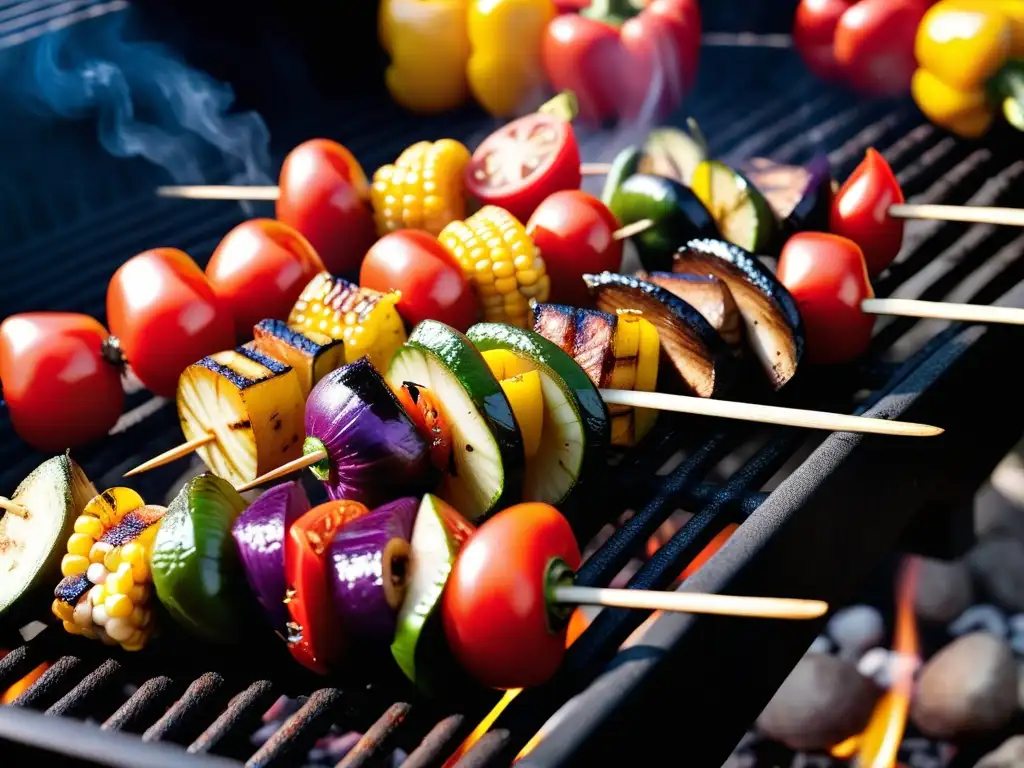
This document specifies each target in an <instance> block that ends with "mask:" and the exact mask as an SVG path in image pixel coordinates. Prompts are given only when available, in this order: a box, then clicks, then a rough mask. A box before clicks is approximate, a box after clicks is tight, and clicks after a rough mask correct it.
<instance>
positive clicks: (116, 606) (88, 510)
mask: <svg viewBox="0 0 1024 768" xmlns="http://www.w3.org/2000/svg"><path fill="white" fill-rule="evenodd" d="M166 512H167V510H166V509H165V508H164V507H157V506H147V505H145V503H144V502H143V500H142V497H141V496H139V495H138V494H137V493H136V492H135V491H133V490H131V489H130V488H120V487H119V488H111V489H109V490H107V491H104V492H103V493H101V494H100V495H98V496H96V497H95V498H94V499H92V501H90V502H89V503H88V504H86V505H85V509H83V510H82V514H81V515H79V517H78V519H77V520H76V521H75V529H74V530H75V532H74V533H73V534H72V535H71V537H70V538H69V539H68V544H67V554H66V555H65V556H64V559H63V561H62V562H61V572H62V573H63V575H64V579H63V580H62V581H61V582H60V584H58V585H57V588H56V589H55V590H54V593H53V595H54V600H53V605H52V606H51V610H52V611H53V614H54V616H56V617H57V618H58V619H60V621H61V622H62V623H63V625H64V629H65V630H67V631H68V632H70V633H71V634H73V635H84V636H85V637H89V638H91V639H93V640H97V639H98V640H101V641H103V642H104V643H106V644H107V645H120V646H121V647H122V648H124V649H125V650H126V651H137V650H140V649H142V648H143V647H144V646H145V645H146V642H147V641H148V640H149V637H150V635H151V633H152V632H153V608H152V605H151V599H152V591H153V590H152V578H151V575H150V569H149V558H150V553H151V552H152V549H153V541H154V539H155V538H156V533H157V531H158V530H159V528H160V521H161V520H162V519H163V516H164V514H165V513H166Z"/></svg>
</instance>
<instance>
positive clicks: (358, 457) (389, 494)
mask: <svg viewBox="0 0 1024 768" xmlns="http://www.w3.org/2000/svg"><path fill="white" fill-rule="evenodd" d="M306 435H307V437H306V442H305V444H304V445H303V452H304V453H305V454H307V455H308V454H310V453H313V452H315V451H318V450H322V451H325V452H326V453H327V459H326V460H325V461H322V462H320V463H318V464H314V465H313V466H312V467H311V468H310V469H311V470H312V471H313V474H314V475H316V477H317V478H319V479H320V480H322V481H323V482H324V486H325V487H326V488H327V495H328V496H329V497H330V498H331V499H336V500H337V499H344V500H347V501H358V502H361V503H362V504H365V505H366V506H368V507H371V508H372V507H375V506H377V505H379V504H382V503H384V502H385V501H387V500H389V499H393V498H395V497H396V496H418V495H420V494H423V493H426V492H428V491H431V490H433V489H434V488H435V487H436V485H437V482H438V472H437V470H436V469H435V468H434V466H433V464H432V463H431V461H430V446H429V445H428V444H427V441H426V440H425V439H424V438H423V436H422V435H421V434H420V432H419V430H418V429H417V428H416V425H415V424H413V422H412V419H410V418H409V415H408V414H407V413H406V412H405V409H404V408H403V407H402V405H401V403H399V402H398V398H397V397H395V394H394V393H393V392H392V391H391V388H390V387H389V386H388V385H387V382H385V381H384V378H383V377H382V376H381V375H380V374H379V373H378V372H377V370H376V369H375V368H374V367H373V366H372V365H371V364H370V361H369V360H367V359H366V358H365V357H363V358H360V359H359V360H356V361H355V362H354V363H349V364H348V365H346V366H344V367H342V368H338V369H337V370H335V371H332V372H331V373H329V374H327V376H325V377H324V378H323V379H321V380H320V383H318V384H317V385H316V386H315V387H313V391H312V392H310V393H309V398H308V399H307V400H306Z"/></svg>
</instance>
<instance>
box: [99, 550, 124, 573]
mask: <svg viewBox="0 0 1024 768" xmlns="http://www.w3.org/2000/svg"><path fill="white" fill-rule="evenodd" d="M103 565H104V567H106V569H107V570H108V571H110V572H111V573H113V572H114V571H116V570H117V569H118V568H119V567H120V565H121V553H120V552H119V551H118V550H117V549H111V550H110V551H109V552H107V554H106V555H105V556H104V558H103Z"/></svg>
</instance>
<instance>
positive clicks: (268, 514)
mask: <svg viewBox="0 0 1024 768" xmlns="http://www.w3.org/2000/svg"><path fill="white" fill-rule="evenodd" d="M309 509H310V503H309V499H308V498H307V497H306V492H305V491H304V490H303V489H302V485H301V483H299V482H298V481H291V482H287V483H282V484H281V485H276V486H274V487H273V488H271V489H270V490H268V491H265V492H264V493H262V494H261V495H260V496H259V498H257V499H256V501H254V502H253V503H252V504H250V505H249V506H248V508H246V510H245V511H244V512H242V514H241V515H239V516H238V518H237V519H236V520H235V524H234V525H233V526H232V528H231V535H232V536H234V538H235V543H236V544H237V545H238V554H239V557H240V559H241V561H242V569H243V570H244V571H245V578H246V580H247V581H248V582H249V586H250V587H251V588H252V591H253V594H255V595H256V599H257V600H258V601H259V603H260V605H262V606H263V609H264V611H266V615H267V619H268V620H269V621H270V624H271V626H272V627H273V628H274V629H275V630H276V631H278V632H280V633H281V634H284V633H285V632H286V628H285V625H286V624H287V623H288V622H289V621H290V618H289V615H288V609H287V607H285V604H284V596H285V589H286V584H285V576H284V537H285V534H286V533H287V531H288V528H289V527H291V524H292V523H294V522H295V521H296V520H298V519H299V518H300V517H301V516H302V515H304V514H305V513H306V512H308V511H309Z"/></svg>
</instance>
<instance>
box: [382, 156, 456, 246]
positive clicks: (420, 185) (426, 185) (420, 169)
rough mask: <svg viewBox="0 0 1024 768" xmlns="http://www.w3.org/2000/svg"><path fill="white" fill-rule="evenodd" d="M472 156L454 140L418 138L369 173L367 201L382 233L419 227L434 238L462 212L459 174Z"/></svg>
mask: <svg viewBox="0 0 1024 768" xmlns="http://www.w3.org/2000/svg"><path fill="white" fill-rule="evenodd" d="M469 159H470V154H469V150H468V149H466V148H465V147H464V146H463V145H462V144H460V143H459V142H457V141H455V140H454V139H441V140H440V141H435V142H429V141H420V142H417V143H415V144H413V145H412V146H411V147H409V148H407V149H406V150H405V151H404V152H402V154H401V155H399V156H398V159H397V160H396V161H395V162H394V164H393V165H392V164H388V165H382V166H381V167H380V168H378V169H377V172H376V173H375V174H373V184H372V186H371V188H370V200H371V202H372V203H373V215H374V219H375V220H376V222H377V231H378V232H379V233H380V235H381V236H384V235H386V234H387V233H388V232H394V231H395V230H398V229H422V230H426V231H427V232H429V233H430V234H432V235H434V236H435V237H436V236H437V235H438V233H440V231H441V230H442V229H444V227H445V225H447V224H448V222H450V221H455V220H456V219H461V218H463V217H464V216H465V215H466V196H465V193H464V192H463V187H462V173H463V171H464V170H465V168H466V165H467V164H468V163H469Z"/></svg>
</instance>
